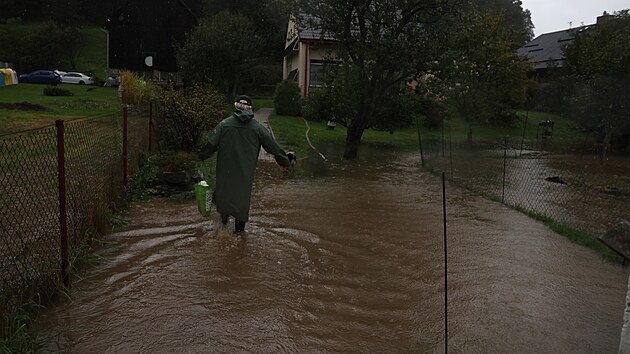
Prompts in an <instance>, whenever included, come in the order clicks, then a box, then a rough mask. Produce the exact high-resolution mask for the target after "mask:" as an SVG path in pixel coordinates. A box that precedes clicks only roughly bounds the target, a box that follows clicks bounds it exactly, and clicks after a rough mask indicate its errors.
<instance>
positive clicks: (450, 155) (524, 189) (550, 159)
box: [423, 137, 630, 237]
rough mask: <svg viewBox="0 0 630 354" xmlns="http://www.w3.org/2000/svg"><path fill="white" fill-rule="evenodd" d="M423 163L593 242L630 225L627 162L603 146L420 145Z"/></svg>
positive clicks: (437, 141)
mask: <svg viewBox="0 0 630 354" xmlns="http://www.w3.org/2000/svg"><path fill="white" fill-rule="evenodd" d="M423 145H424V146H423V150H424V164H425V166H426V167H427V168H428V169H430V170H434V171H438V170H441V171H444V172H446V174H447V176H448V178H449V180H451V181H452V182H454V183H455V184H457V185H460V186H462V187H464V188H467V189H469V190H472V191H474V192H476V193H479V194H481V195H484V196H486V197H488V198H490V199H493V200H497V201H501V202H503V203H505V204H507V205H510V206H513V207H516V208H518V209H519V210H522V211H524V212H530V213H533V214H535V215H538V216H541V217H544V218H549V219H551V220H553V221H556V222H558V223H560V224H562V225H565V226H568V227H571V228H572V229H574V230H578V231H582V232H584V233H586V234H589V235H591V236H593V237H598V236H601V235H603V234H604V233H606V232H607V231H608V230H610V229H612V228H613V227H615V226H616V225H618V224H619V222H621V221H622V220H630V177H628V176H630V158H628V157H624V156H608V157H607V158H606V161H604V162H603V163H602V161H601V158H600V155H599V154H598V153H597V152H596V151H600V150H601V146H597V145H591V146H588V145H584V146H581V147H580V149H579V150H573V151H570V150H568V149H567V150H563V151H557V150H551V149H531V150H522V149H521V141H520V139H512V140H510V139H507V138H506V139H505V140H503V141H497V143H495V144H494V145H492V144H488V145H485V146H474V147H470V145H469V144H467V143H464V142H461V141H458V142H452V141H450V139H449V138H448V137H447V138H445V139H434V140H429V141H427V142H423Z"/></svg>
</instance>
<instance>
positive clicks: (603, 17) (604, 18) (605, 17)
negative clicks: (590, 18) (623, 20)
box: [597, 11, 613, 25]
mask: <svg viewBox="0 0 630 354" xmlns="http://www.w3.org/2000/svg"><path fill="white" fill-rule="evenodd" d="M612 18H613V17H612V15H611V14H609V13H608V12H606V11H604V14H603V15H601V16H598V17H597V24H598V25H599V24H601V23H604V22H606V21H609V20H610V19H612Z"/></svg>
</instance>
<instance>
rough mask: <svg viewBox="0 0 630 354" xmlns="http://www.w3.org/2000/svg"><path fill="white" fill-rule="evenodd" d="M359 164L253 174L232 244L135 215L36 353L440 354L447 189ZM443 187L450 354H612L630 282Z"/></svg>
mask: <svg viewBox="0 0 630 354" xmlns="http://www.w3.org/2000/svg"><path fill="white" fill-rule="evenodd" d="M323 152H324V154H327V153H326V151H323ZM368 155H369V156H368ZM362 156H363V157H361V158H359V159H357V160H356V161H352V162H343V161H334V159H332V161H329V162H327V163H325V164H316V165H315V166H310V165H307V164H305V165H306V167H305V168H306V169H307V170H308V171H313V173H314V176H313V177H309V178H300V179H284V178H282V175H281V172H280V171H279V170H278V168H277V166H275V165H273V164H271V163H267V162H261V163H259V169H258V174H257V178H256V181H255V186H254V194H253V197H252V200H253V204H252V213H251V215H252V216H251V220H250V223H248V224H247V227H246V232H245V234H243V235H241V236H238V237H234V236H232V235H231V233H230V231H229V230H225V229H223V228H221V227H218V226H217V224H218V222H217V221H218V219H217V217H216V216H215V217H213V218H212V219H203V218H201V217H200V216H199V215H198V213H197V211H196V206H195V204H194V201H193V200H169V199H153V200H151V201H148V202H141V203H137V204H136V205H134V207H133V208H132V209H131V211H130V213H129V215H128V217H127V219H128V225H127V226H126V227H125V228H124V229H123V230H119V231H117V232H115V233H112V234H110V235H108V236H107V239H108V240H111V241H113V242H115V246H114V247H112V248H111V249H109V250H108V252H107V253H106V255H105V259H104V261H103V262H102V264H101V265H100V266H98V267H97V268H96V269H94V270H92V271H91V272H90V274H89V275H88V276H87V277H86V278H85V279H84V280H83V281H81V282H79V283H78V284H76V285H75V286H74V288H73V290H72V297H73V299H72V300H64V301H60V303H59V304H57V305H56V306H53V307H51V308H50V309H49V310H48V311H46V313H45V314H44V315H42V316H41V319H40V321H39V332H40V334H41V335H42V336H45V337H46V338H47V339H46V341H45V342H46V344H45V346H44V347H43V348H42V350H41V352H44V353H45V352H58V351H61V352H70V353H85V352H99V353H107V352H112V353H113V352H151V353H169V352H176V351H178V352H190V353H201V352H261V353H278V352H290V353H338V352H343V353H377V352H387V353H391V352H412V353H419V352H420V353H424V352H428V353H434V352H435V353H440V352H443V351H444V338H445V335H444V290H445V288H444V253H443V252H444V251H443V224H442V186H441V181H440V180H439V178H437V177H435V176H434V175H431V174H429V173H427V172H424V171H422V170H420V169H419V168H418V165H419V157H418V156H416V155H412V154H396V153H395V152H393V151H381V152H380V153H372V154H363V155H362ZM446 188H447V215H448V217H447V220H448V221H447V228H448V242H449V247H448V250H449V253H448V272H449V273H448V282H449V283H448V294H449V296H448V302H449V312H448V321H449V324H448V328H449V336H448V337H449V352H452V353H506V352H511V353H610V352H616V351H617V348H618V346H619V337H620V333H621V327H622V322H623V312H624V306H625V297H626V290H627V281H628V272H627V270H624V269H623V268H622V267H621V266H619V265H613V264H608V263H605V262H603V261H602V260H601V259H600V258H599V256H598V255H597V254H595V253H594V252H593V251H591V250H589V249H586V248H584V247H581V246H578V245H575V244H573V243H571V242H570V241H568V240H567V239H566V238H565V237H563V236H560V235H558V234H555V233H553V232H551V231H550V230H549V229H548V228H546V227H545V226H544V225H542V224H541V223H539V222H536V221H533V220H531V219H529V218H528V217H526V216H525V215H523V214H521V213H518V212H516V211H514V210H512V209H509V208H507V207H505V206H503V205H501V204H499V203H495V202H491V201H488V200H485V199H483V198H481V197H477V196H474V195H472V194H470V193H469V192H465V191H462V190H458V189H457V188H455V187H453V186H451V185H447V187H446ZM230 227H233V225H230ZM230 230H231V229H230Z"/></svg>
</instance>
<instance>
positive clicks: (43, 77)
mask: <svg viewBox="0 0 630 354" xmlns="http://www.w3.org/2000/svg"><path fill="white" fill-rule="evenodd" d="M19 80H20V82H23V83H27V84H50V85H56V84H58V83H60V82H61V76H60V75H59V74H57V73H56V72H54V71H50V70H37V71H33V72H32V73H30V74H22V75H20V78H19Z"/></svg>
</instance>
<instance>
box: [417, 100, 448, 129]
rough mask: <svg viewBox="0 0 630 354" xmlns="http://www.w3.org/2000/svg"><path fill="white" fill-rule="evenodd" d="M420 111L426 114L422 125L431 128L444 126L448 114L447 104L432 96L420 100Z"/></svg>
mask: <svg viewBox="0 0 630 354" xmlns="http://www.w3.org/2000/svg"><path fill="white" fill-rule="evenodd" d="M420 113H421V114H422V115H423V116H424V119H423V121H422V125H423V126H424V127H426V128H429V129H437V128H440V127H442V122H443V121H444V119H445V118H447V117H446V116H447V115H448V112H447V108H446V106H445V104H444V103H442V102H441V101H438V100H435V99H431V98H423V99H421V100H420Z"/></svg>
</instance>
